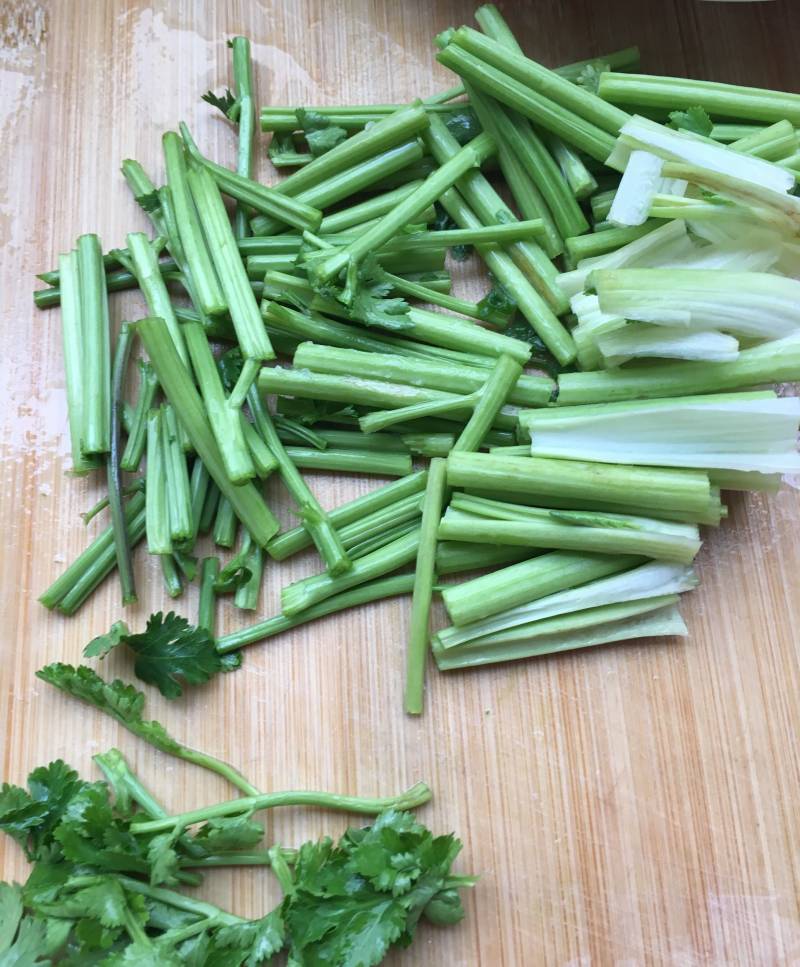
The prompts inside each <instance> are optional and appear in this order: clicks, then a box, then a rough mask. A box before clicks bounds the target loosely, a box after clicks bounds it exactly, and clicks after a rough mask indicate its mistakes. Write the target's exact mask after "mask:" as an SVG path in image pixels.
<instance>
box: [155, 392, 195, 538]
mask: <svg viewBox="0 0 800 967" xmlns="http://www.w3.org/2000/svg"><path fill="white" fill-rule="evenodd" d="M161 410H162V418H161V434H162V443H161V446H162V450H163V454H164V469H165V471H166V479H167V507H168V509H169V528H170V535H171V537H172V540H173V541H175V542H176V543H177V544H182V543H184V542H187V541H190V540H191V539H192V535H193V533H194V526H193V518H192V494H191V482H190V480H189V468H188V466H187V464H186V454H185V453H184V452H183V448H182V447H181V437H180V432H179V427H178V419H177V416H176V415H175V410H174V409H173V407H171V406H169V405H167V406H162V408H161Z"/></svg>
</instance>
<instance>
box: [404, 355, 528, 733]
mask: <svg viewBox="0 0 800 967" xmlns="http://www.w3.org/2000/svg"><path fill="white" fill-rule="evenodd" d="M515 365H516V364H515ZM446 476H447V465H446V463H445V461H444V460H442V459H433V460H431V463H430V468H429V471H428V483H427V486H426V488H425V497H424V499H423V502H422V522H421V525H420V531H419V543H418V548H417V563H416V568H415V571H414V590H413V597H412V599H411V616H410V618H409V631H408V648H407V652H406V686H405V698H404V702H405V710H406V712H408V713H409V714H410V715H420V714H422V705H423V695H424V690H425V658H426V654H427V650H428V625H429V622H430V612H431V600H432V598H433V585H434V581H435V579H436V574H435V569H434V567H435V561H436V538H437V534H436V529H437V527H438V525H439V518H440V517H441V516H442V506H443V504H444V502H445V499H446V494H445V480H446Z"/></svg>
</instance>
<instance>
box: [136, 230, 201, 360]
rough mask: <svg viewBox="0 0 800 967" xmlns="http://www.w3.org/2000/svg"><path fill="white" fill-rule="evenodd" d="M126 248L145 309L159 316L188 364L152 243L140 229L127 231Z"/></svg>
mask: <svg viewBox="0 0 800 967" xmlns="http://www.w3.org/2000/svg"><path fill="white" fill-rule="evenodd" d="M127 241H128V252H129V255H130V259H129V261H130V269H131V271H132V272H133V274H134V275H135V276H136V280H137V282H138V283H139V288H140V289H141V290H142V295H144V298H145V302H147V309H148V313H149V315H151V316H158V317H159V318H161V319H163V320H164V322H165V323H166V324H167V328H168V329H169V334H170V336H172V340H173V342H174V343H175V348H176V349H177V350H178V355H179V356H180V357H181V360H182V361H183V362H184V364H186V365H188V363H189V357H188V356H187V354H186V347H185V346H184V344H183V337H182V335H181V330H180V326H179V325H178V320H177V318H176V317H175V310H174V308H173V306H172V300H171V299H170V296H169V292H168V291H167V286H166V283H165V282H164V277H163V275H162V274H161V269H160V267H159V264H158V259H157V258H156V253H155V252H154V250H153V244H152V243H151V241H150V239H148V237H147V236H146V235H145V234H144V233H143V232H131V233H130V234H129V235H128V239H127Z"/></svg>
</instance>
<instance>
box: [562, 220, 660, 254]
mask: <svg viewBox="0 0 800 967" xmlns="http://www.w3.org/2000/svg"><path fill="white" fill-rule="evenodd" d="M661 224H663V223H662V222H661V221H659V219H657V218H648V220H647V221H646V222H645V223H644V224H643V225H634V226H631V227H630V228H606V229H604V230H603V231H597V230H595V231H594V232H593V233H591V234H588V235H578V236H575V237H574V238H567V239H565V240H564V242H565V245H566V248H567V255H568V256H569V257H570V258H571V259H572V261H573V262H576V263H577V262H580V261H582V260H583V259H591V258H596V257H597V256H598V255H605V254H606V252H614V251H616V249H618V248H621V247H622V246H623V245H627V244H628V242H635V241H636V239H637V238H642V237H643V236H645V235H649V233H650V232H652V231H653V230H654V229H656V228H658V227H659V225H661Z"/></svg>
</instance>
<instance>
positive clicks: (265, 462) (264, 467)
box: [241, 414, 313, 480]
mask: <svg viewBox="0 0 800 967" xmlns="http://www.w3.org/2000/svg"><path fill="white" fill-rule="evenodd" d="M241 424H242V431H243V433H244V438H245V440H246V441H247V447H248V449H249V450H250V456H251V458H252V460H253V466H254V467H255V470H256V476H258V477H259V478H260V479H261V480H266V479H267V477H268V476H269V475H270V474H271V473H272V472H273V470H277V469H278V461H277V460H276V458H275V456H274V455H273V453H272V451H271V450H270V448H269V447H268V446H267V445H266V443H265V442H264V440H263V439H262V437H261V435H260V434H259V432H258V430H256V428H255V427H254V426H253V424H252V423H251V422H250V421H249V420H247V419H246V418H245V416H244V414H241ZM309 432H313V431H309Z"/></svg>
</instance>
